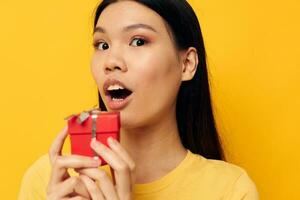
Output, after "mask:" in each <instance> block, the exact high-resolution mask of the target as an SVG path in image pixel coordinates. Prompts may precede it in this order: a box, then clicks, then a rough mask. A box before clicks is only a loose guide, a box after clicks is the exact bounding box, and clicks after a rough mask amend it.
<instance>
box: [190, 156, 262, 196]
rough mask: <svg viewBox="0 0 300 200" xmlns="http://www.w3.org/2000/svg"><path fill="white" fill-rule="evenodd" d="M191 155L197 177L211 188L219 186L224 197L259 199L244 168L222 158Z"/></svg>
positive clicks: (254, 186)
mask: <svg viewBox="0 0 300 200" xmlns="http://www.w3.org/2000/svg"><path fill="white" fill-rule="evenodd" d="M192 156H193V157H194V158H193V159H194V167H195V170H196V169H198V170H197V172H195V173H196V174H198V175H199V176H198V177H199V178H200V177H201V179H204V180H206V183H208V184H211V186H212V187H213V188H215V189H216V188H220V190H222V192H221V193H223V195H222V196H223V197H224V198H225V199H233V200H234V199H245V200H248V199H249V200H250V199H253V200H257V199H259V197H258V192H257V189H256V185H255V183H254V182H253V180H252V179H251V178H250V176H249V175H248V173H247V171H246V170H245V169H244V168H242V167H240V166H238V165H236V164H233V163H229V162H226V161H222V160H215V159H206V158H204V157H203V156H201V155H198V154H193V155H192Z"/></svg>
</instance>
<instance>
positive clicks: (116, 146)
mask: <svg viewBox="0 0 300 200" xmlns="http://www.w3.org/2000/svg"><path fill="white" fill-rule="evenodd" d="M107 143H108V145H109V147H110V148H111V149H112V150H113V151H114V152H115V153H116V154H117V155H119V156H120V157H121V159H122V160H123V161H124V162H126V163H127V165H128V166H129V168H130V171H131V173H130V175H131V183H132V184H134V183H135V167H136V166H135V162H134V161H133V159H132V158H131V156H130V155H129V154H128V153H127V151H126V150H125V149H124V147H122V145H121V144H120V143H119V142H118V141H117V140H115V139H114V138H112V137H109V138H108V140H107Z"/></svg>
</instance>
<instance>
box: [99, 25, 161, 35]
mask: <svg viewBox="0 0 300 200" xmlns="http://www.w3.org/2000/svg"><path fill="white" fill-rule="evenodd" d="M139 28H143V29H148V30H151V31H153V32H155V33H157V31H156V30H155V29H154V28H153V27H151V26H149V25H147V24H132V25H129V26H126V27H124V28H123V29H122V31H123V32H129V31H131V30H134V29H139ZM96 32H100V33H105V32H106V31H105V29H104V28H102V27H101V26H97V27H96V28H95V29H94V34H95V33H96Z"/></svg>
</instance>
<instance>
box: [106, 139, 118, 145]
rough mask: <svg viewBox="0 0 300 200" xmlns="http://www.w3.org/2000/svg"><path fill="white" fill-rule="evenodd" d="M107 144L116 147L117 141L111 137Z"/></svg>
mask: <svg viewBox="0 0 300 200" xmlns="http://www.w3.org/2000/svg"><path fill="white" fill-rule="evenodd" d="M107 143H108V144H109V145H110V146H111V145H116V144H117V141H116V140H115V139H114V138H113V137H109V138H108V139H107Z"/></svg>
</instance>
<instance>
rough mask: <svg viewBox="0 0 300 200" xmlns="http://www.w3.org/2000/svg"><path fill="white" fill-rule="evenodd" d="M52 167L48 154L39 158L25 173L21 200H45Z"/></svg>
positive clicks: (20, 195)
mask: <svg viewBox="0 0 300 200" xmlns="http://www.w3.org/2000/svg"><path fill="white" fill-rule="evenodd" d="M50 172H51V165H50V161H49V157H48V154H44V155H42V156H41V157H39V158H38V159H37V160H36V161H35V162H34V163H33V164H32V165H31V166H30V167H29V168H28V169H27V170H26V172H25V173H24V175H23V178H22V182H21V187H20V193H19V199H20V200H21V199H22V200H23V199H44V198H45V194H46V186H47V184H48V181H49V177H50Z"/></svg>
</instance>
